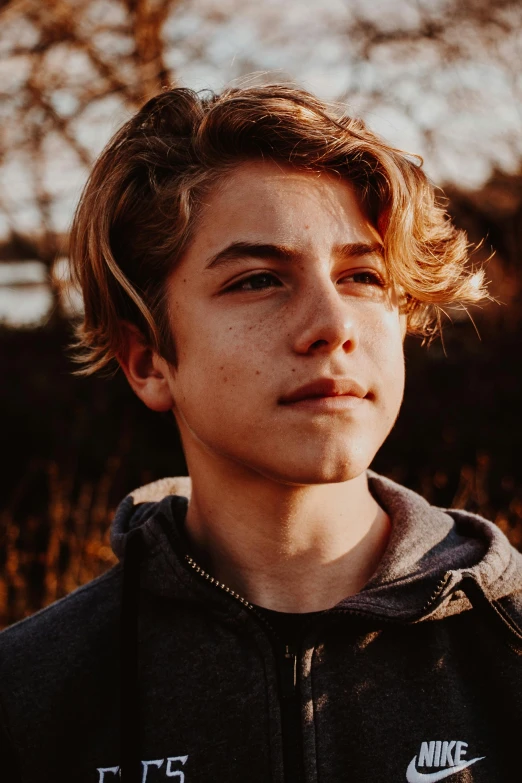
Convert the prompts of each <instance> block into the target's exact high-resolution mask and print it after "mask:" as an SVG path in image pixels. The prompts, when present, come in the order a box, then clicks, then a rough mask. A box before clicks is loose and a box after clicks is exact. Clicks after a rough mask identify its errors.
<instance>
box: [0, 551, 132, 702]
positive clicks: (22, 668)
mask: <svg viewBox="0 0 522 783" xmlns="http://www.w3.org/2000/svg"><path fill="white" fill-rule="evenodd" d="M120 584H121V566H119V565H117V566H114V567H113V568H112V569H111V570H110V571H108V572H107V573H106V574H104V575H103V576H101V577H98V578H97V579H94V580H93V581H92V582H89V583H88V584H86V585H84V586H83V587H80V588H78V589H77V590H75V591H74V592H73V593H71V594H70V595H68V596H66V597H65V598H62V599H60V600H59V601H56V603H54V604H51V606H48V607H46V608H45V609H42V610H40V611H39V612H37V613H36V614H34V615H32V616H31V617H27V618H26V619H24V620H21V621H20V622H18V623H15V624H14V625H12V626H10V627H9V628H6V629H5V630H3V631H2V632H1V633H0V690H1V691H2V696H3V700H4V702H5V703H6V704H7V706H8V707H9V705H10V706H11V707H16V709H17V711H18V708H19V706H20V705H23V704H24V703H26V702H28V701H29V702H33V704H34V703H35V702H37V700H39V699H41V700H42V702H43V703H45V701H46V699H48V698H50V697H51V695H52V694H56V693H57V692H58V691H59V689H66V688H67V687H68V685H70V684H71V683H73V682H78V681H79V680H83V681H85V682H87V681H88V680H89V679H90V678H91V677H92V676H95V675H96V672H99V670H100V668H102V667H103V668H107V661H108V660H109V657H110V655H112V656H113V655H114V649H115V645H116V644H117V640H118V633H119V614H120ZM111 668H112V667H111Z"/></svg>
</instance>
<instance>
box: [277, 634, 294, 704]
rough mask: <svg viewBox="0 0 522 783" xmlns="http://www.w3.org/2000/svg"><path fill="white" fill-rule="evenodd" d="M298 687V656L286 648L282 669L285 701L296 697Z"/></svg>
mask: <svg viewBox="0 0 522 783" xmlns="http://www.w3.org/2000/svg"><path fill="white" fill-rule="evenodd" d="M296 685H297V655H296V654H295V653H294V652H293V650H291V649H290V646H289V645H288V644H287V645H286V646H285V652H284V657H283V660H282V667H281V694H282V696H283V699H291V698H292V697H293V696H295V690H296Z"/></svg>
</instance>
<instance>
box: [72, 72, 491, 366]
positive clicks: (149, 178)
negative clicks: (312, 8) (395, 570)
mask: <svg viewBox="0 0 522 783" xmlns="http://www.w3.org/2000/svg"><path fill="white" fill-rule="evenodd" d="M259 158H265V159H266V158H268V159H271V160H274V161H278V162H282V163H286V164H288V165H291V166H294V167H296V168H298V169H302V170H311V171H331V172H337V173H338V174H339V175H340V176H342V177H344V178H345V179H346V180H347V181H349V182H350V183H351V184H352V185H353V187H354V188H355V190H356V192H357V194H358V196H359V198H360V200H361V204H363V205H364V207H365V209H366V211H367V213H368V215H369V217H370V220H371V221H372V223H373V224H374V225H375V227H376V228H377V230H378V231H379V234H380V236H381V238H382V241H383V248H384V250H383V252H384V261H385V264H386V267H387V269H388V272H389V274H390V277H391V279H392V280H393V281H394V283H395V285H396V286H397V287H398V289H399V290H400V291H401V293H402V308H403V310H404V311H405V312H406V314H407V324H408V330H409V332H411V333H416V334H420V335H423V336H425V337H431V336H433V335H434V334H436V333H437V331H438V330H439V329H440V322H441V312H442V311H443V308H444V307H446V306H460V307H467V306H468V305H472V304H476V303H477V302H479V301H481V300H482V299H484V298H485V297H486V296H487V294H486V290H485V283H484V272H483V270H482V269H479V268H472V267H470V265H469V259H468V256H469V253H468V251H469V244H468V241H467V238H466V235H465V233H464V232H463V231H460V230H458V229H457V228H456V227H455V226H454V225H453V224H452V223H451V221H450V219H449V217H448V215H447V213H446V211H445V208H444V205H443V203H442V201H441V199H440V198H438V197H437V194H436V191H435V189H434V187H433V185H432V184H431V183H430V182H429V180H428V179H427V177H426V175H425V173H424V172H423V170H422V160H421V159H420V158H418V157H416V156H411V155H408V154H406V153H404V152H401V151H400V150H397V149H395V148H393V147H391V146H390V145H389V144H387V143H386V142H385V141H384V140H382V139H381V138H379V137H378V136H377V135H376V134H375V133H373V132H372V131H371V130H369V128H368V127H367V126H366V125H365V123H364V122H363V121H362V120H361V119H358V118H353V117H350V116H347V115H346V114H345V113H344V112H343V109H342V107H339V106H337V105H331V104H326V103H324V102H322V101H321V100H319V99H318V98H316V97H314V96H313V95H311V94H310V93H308V92H305V91H304V90H300V89H297V88H295V87H291V86H287V85H283V84H272V85H265V86H255V87H246V88H231V89H226V90H225V91H223V92H222V93H221V94H219V95H215V94H213V93H210V94H204V95H200V94H197V93H195V92H193V91H192V90H189V89H183V88H176V89H172V90H167V91H165V92H162V93H161V94H159V95H157V96H156V97H154V98H152V99H151V100H150V101H148V102H147V103H146V104H145V105H144V106H143V108H142V109H141V110H140V111H139V112H138V113H137V114H136V115H135V116H134V117H132V119H130V120H129V121H128V122H127V123H126V124H125V125H124V126H123V127H122V128H121V129H120V130H119V131H118V132H117V133H116V134H115V136H114V137H113V138H112V139H111V141H110V142H109V144H108V145H107V147H106V148H105V150H104V151H103V152H102V154H101V155H100V157H99V158H98V160H97V162H96V163H95V165H94V168H93V170H92V173H91V175H90V177H89V179H88V181H87V184H86V186H85V188H84V191H83V193H82V196H81V199H80V201H79V204H78V207H77V210H76V214H75V217H74V221H73V225H72V230H71V240H70V260H71V267H72V273H73V278H74V279H75V281H76V282H77V284H79V286H80V287H81V290H82V293H83V300H84V316H83V321H82V323H80V324H79V325H78V326H77V330H76V336H77V339H76V343H75V349H76V354H75V356H76V359H77V360H78V361H79V362H80V363H81V364H82V365H83V366H82V369H81V370H79V372H80V374H90V373H93V372H95V371H97V370H104V369H106V370H109V369H111V366H113V367H114V366H116V365H115V360H117V357H118V356H119V355H121V354H122V352H123V351H124V350H125V334H124V329H123V328H122V322H124V321H127V322H130V323H132V324H134V325H135V326H136V327H137V328H138V329H139V330H140V332H141V333H142V335H143V337H144V340H145V341H146V342H147V344H149V345H150V346H151V347H152V348H153V349H154V350H155V351H157V352H158V353H160V354H161V355H162V356H164V357H165V358H166V359H168V360H169V361H170V362H171V363H173V364H174V365H175V364H176V348H175V344H174V339H173V336H172V334H171V328H170V325H169V321H168V317H167V315H168V309H167V303H166V280H167V278H168V276H169V273H170V272H171V270H172V269H173V267H174V265H175V264H176V260H177V259H179V258H181V256H182V254H183V252H184V250H185V249H186V247H187V246H188V244H189V242H190V240H191V237H192V235H193V232H194V230H197V217H198V213H199V209H200V206H201V203H202V200H203V198H204V196H205V195H206V194H207V193H208V191H209V190H210V189H211V188H212V186H213V185H215V184H216V183H217V182H218V181H219V180H220V179H221V178H222V177H224V176H225V175H226V173H227V172H229V171H231V170H233V168H234V167H236V166H238V165H239V164H241V162H244V161H247V160H252V159H259Z"/></svg>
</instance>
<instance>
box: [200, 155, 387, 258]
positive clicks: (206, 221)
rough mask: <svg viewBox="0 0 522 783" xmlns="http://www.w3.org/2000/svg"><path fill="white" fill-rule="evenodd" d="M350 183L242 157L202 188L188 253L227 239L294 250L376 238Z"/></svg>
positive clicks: (212, 249)
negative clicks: (208, 187)
mask: <svg viewBox="0 0 522 783" xmlns="http://www.w3.org/2000/svg"><path fill="white" fill-rule="evenodd" d="M379 241H380V238H379V234H378V232H377V231H376V229H375V228H374V227H373V226H372V225H371V223H370V221H369V219H368V217H367V215H366V212H365V210H364V208H363V206H362V204H361V203H360V200H359V198H358V196H357V193H356V191H355V189H354V187H353V186H352V185H351V184H350V183H349V182H348V181H347V180H346V179H343V178H342V177H340V176H339V175H337V174H335V173H330V172H327V171H321V172H316V171H303V170H301V169H295V168H292V167H290V166H288V165H284V164H279V163H275V162H271V161H249V162H246V163H242V164H240V165H239V166H237V168H235V169H234V170H233V171H232V172H231V173H229V174H227V175H226V176H224V177H223V178H222V179H221V180H220V181H219V182H218V183H217V184H216V185H215V186H214V187H213V188H212V189H211V190H210V192H209V193H208V194H207V196H206V198H205V199H204V203H203V205H202V208H201V211H200V213H199V216H198V219H197V222H196V225H195V229H194V233H193V239H192V242H191V245H190V248H189V255H193V253H197V254H198V255H204V256H206V257H208V256H210V255H213V254H215V253H216V252H219V250H220V249H221V248H222V247H223V246H225V245H227V244H229V243H230V242H245V243H247V242H253V243H267V244H268V243H276V244H284V245H288V246H291V247H292V248H294V249H295V250H296V251H298V252H312V251H314V250H315V251H318V252H319V251H320V252H324V251H325V249H326V248H327V247H328V246H332V245H343V244H348V243H353V242H367V243H373V244H375V243H376V242H379Z"/></svg>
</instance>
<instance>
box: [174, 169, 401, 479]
mask: <svg viewBox="0 0 522 783" xmlns="http://www.w3.org/2000/svg"><path fill="white" fill-rule="evenodd" d="M379 245H380V237H379V235H378V233H377V232H376V230H375V229H374V228H373V227H372V226H371V225H370V223H369V222H368V219H367V218H366V216H365V215H364V213H363V211H362V210H361V208H360V206H359V204H358V201H357V198H356V196H355V193H354V191H353V189H352V188H351V186H350V185H349V184H347V183H346V181H344V180H342V179H341V178H339V177H336V176H334V175H333V174H329V173H321V174H317V173H310V172H303V171H299V170H294V169H292V168H290V167H285V166H280V165H278V164H275V163H272V162H261V161H259V162H256V161H253V162H249V163H244V164H241V165H240V166H239V167H238V168H237V169H236V170H234V171H233V172H232V173H231V174H230V175H228V176H227V177H226V178H225V179H224V180H223V181H222V182H221V184H220V185H219V187H217V188H216V189H215V190H214V191H213V192H212V193H211V194H210V196H209V197H208V198H207V200H206V203H205V206H204V208H203V212H202V214H201V217H200V219H199V222H198V225H197V226H196V230H195V236H194V239H193V241H192V244H191V245H190V247H189V248H188V251H187V252H186V254H185V255H184V257H183V258H182V260H181V261H180V262H179V264H178V265H177V266H176V268H175V269H174V271H173V273H172V275H171V276H170V278H169V281H168V297H169V309H170V313H171V323H172V329H173V334H174V339H175V344H176V348H177V356H178V367H177V369H174V368H173V367H172V366H169V365H168V366H167V367H168V370H167V380H168V385H169V389H170V394H171V395H172V398H173V399H174V413H175V416H176V419H177V422H178V425H179V428H180V433H181V437H182V440H183V445H184V448H185V453H186V457H187V464H188V467H189V471H190V472H193V464H195V463H196V462H197V460H198V454H199V456H200V457H201V456H203V455H205V461H206V462H207V464H208V459H211V460H215V461H217V463H220V464H221V467H222V468H224V469H225V470H226V468H227V465H228V467H229V468H230V467H231V466H232V465H234V466H236V467H237V466H239V465H241V466H243V467H245V468H247V469H248V470H250V471H254V472H257V473H259V474H261V475H263V476H266V477H270V478H272V479H275V480H277V481H280V482H283V483H286V484H297V485H298V484H318V483H327V482H341V481H345V480H347V479H351V478H354V477H356V476H357V475H359V474H360V473H361V472H362V471H364V470H365V469H366V468H367V467H368V465H369V464H370V462H371V460H372V459H373V457H374V455H375V453H376V451H377V450H378V448H379V447H380V446H381V444H382V442H383V441H384V439H385V438H386V436H387V435H388V433H389V431H390V429H391V427H392V425H393V423H394V421H395V419H396V417H397V414H398V411H399V407H400V404H401V400H402V395H403V387H404V358H403V337H404V326H405V324H404V318H403V317H402V316H400V314H399V309H398V304H397V298H396V296H395V293H394V291H393V289H392V287H391V286H390V285H389V283H388V281H387V278H386V271H385V267H384V264H383V261H382V257H381V255H380V252H379ZM324 379H327V381H326V385H325V387H324V388H322V389H321V388H316V389H315V390H312V392H311V393H312V394H313V393H315V394H319V395H321V396H320V397H317V396H316V397H315V398H314V399H310V398H308V399H307V400H306V399H305V400H301V401H288V399H287V398H288V397H292V396H295V394H294V393H295V392H296V390H299V389H300V388H301V387H304V386H308V385H309V384H311V383H313V382H315V381H318V380H324ZM331 379H333V381H332V380H331ZM336 382H338V384H339V385H336ZM329 384H330V385H329ZM343 384H344V385H343ZM335 392H342V393H344V396H328V395H332V393H335ZM346 392H348V394H346ZM303 394H304V395H305V396H306V395H307V392H306V390H305V391H304V392H303ZM297 396H299V394H298V395H297ZM191 463H192V464H191Z"/></svg>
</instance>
